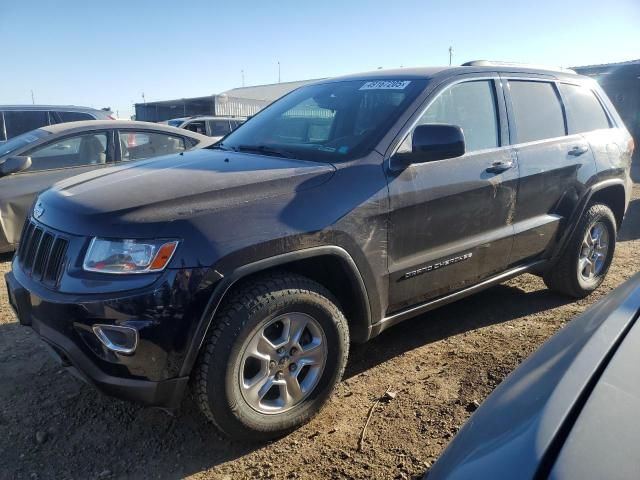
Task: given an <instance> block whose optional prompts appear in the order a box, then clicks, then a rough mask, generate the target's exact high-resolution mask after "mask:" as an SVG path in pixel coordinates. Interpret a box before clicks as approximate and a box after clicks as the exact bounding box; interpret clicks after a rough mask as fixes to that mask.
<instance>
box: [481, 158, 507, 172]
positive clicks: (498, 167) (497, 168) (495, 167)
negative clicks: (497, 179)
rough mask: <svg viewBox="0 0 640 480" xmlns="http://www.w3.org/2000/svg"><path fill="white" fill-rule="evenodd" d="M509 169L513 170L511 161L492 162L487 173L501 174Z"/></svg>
mask: <svg viewBox="0 0 640 480" xmlns="http://www.w3.org/2000/svg"><path fill="white" fill-rule="evenodd" d="M510 168H513V162H512V161H507V162H505V161H503V160H498V161H497V162H493V163H492V164H491V166H490V167H488V168H487V172H489V173H502V172H504V171H505V170H509V169H510Z"/></svg>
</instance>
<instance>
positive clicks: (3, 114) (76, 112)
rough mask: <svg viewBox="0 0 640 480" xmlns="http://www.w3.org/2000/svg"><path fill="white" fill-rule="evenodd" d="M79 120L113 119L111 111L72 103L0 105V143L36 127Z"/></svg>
mask: <svg viewBox="0 0 640 480" xmlns="http://www.w3.org/2000/svg"><path fill="white" fill-rule="evenodd" d="M81 120H113V117H112V116H111V113H110V112H108V111H104V110H96V109H94V108H87V107H75V106H72V105H68V106H65V105H0V145H1V144H2V142H5V141H7V140H9V139H11V138H13V137H16V136H18V135H21V134H23V133H26V132H29V131H31V130H35V129H36V128H40V127H46V126H48V125H56V124H58V123H64V122H78V121H81Z"/></svg>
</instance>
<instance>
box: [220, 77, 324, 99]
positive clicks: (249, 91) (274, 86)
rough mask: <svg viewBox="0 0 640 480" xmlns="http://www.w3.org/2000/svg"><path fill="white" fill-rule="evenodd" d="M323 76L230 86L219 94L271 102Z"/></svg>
mask: <svg viewBox="0 0 640 480" xmlns="http://www.w3.org/2000/svg"><path fill="white" fill-rule="evenodd" d="M319 80H324V79H323V78H314V79H310V80H296V81H295V82H281V83H270V84H266V85H254V86H251V87H239V88H232V89H231V90H227V91H226V92H222V93H221V94H220V95H226V96H228V97H233V98H247V99H252V100H266V101H269V102H272V101H274V100H277V99H278V98H280V97H282V96H284V95H286V94H287V93H289V92H291V91H292V90H295V89H296V88H298V87H302V86H303V85H308V84H309V83H315V82H317V81H319Z"/></svg>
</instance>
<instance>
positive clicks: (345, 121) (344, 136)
mask: <svg viewBox="0 0 640 480" xmlns="http://www.w3.org/2000/svg"><path fill="white" fill-rule="evenodd" d="M426 84H427V81H426V80H424V79H418V80H416V79H411V80H350V81H343V82H330V83H323V84H318V85H309V86H306V87H302V88H300V89H298V90H296V91H294V92H292V93H290V94H289V95H287V96H285V97H283V98H282V99H280V100H278V101H277V102H275V103H273V104H271V105H270V106H269V107H267V108H266V109H264V110H263V111H261V112H260V113H259V114H258V115H256V116H255V117H253V118H252V119H251V120H250V121H248V122H246V123H245V124H243V125H242V126H240V127H239V128H238V129H237V130H235V131H233V132H231V133H230V134H229V135H227V137H225V139H224V141H223V142H221V143H217V144H216V146H214V147H212V148H222V149H229V150H235V151H253V152H257V153H262V154H266V155H277V156H282V157H287V158H302V159H308V160H318V161H327V162H330V161H331V162H332V161H340V160H349V159H353V158H357V157H359V156H363V155H366V154H367V153H369V152H370V151H371V150H372V149H373V148H374V147H375V145H376V143H377V142H378V141H379V140H380V139H381V138H382V136H383V135H384V134H385V132H386V131H387V130H388V129H389V128H390V127H391V125H393V123H394V122H395V121H396V120H397V118H398V117H399V116H400V114H401V113H402V112H403V111H404V110H405V109H406V108H407V107H408V106H409V105H410V104H411V103H412V102H413V100H415V98H416V97H417V96H418V94H419V93H420V92H421V91H422V90H423V89H424V87H425V86H426Z"/></svg>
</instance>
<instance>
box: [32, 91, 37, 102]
mask: <svg viewBox="0 0 640 480" xmlns="http://www.w3.org/2000/svg"><path fill="white" fill-rule="evenodd" d="M35 104H36V99H35V97H34V96H33V90H31V105H35Z"/></svg>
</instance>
